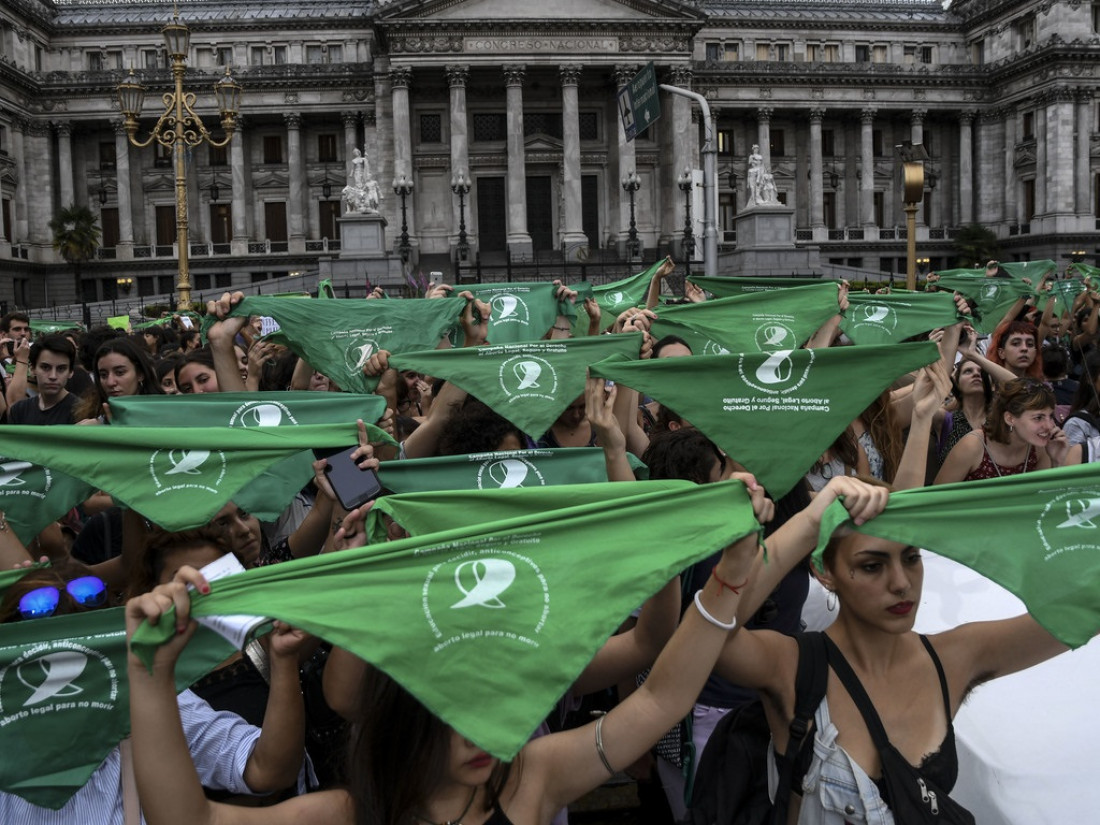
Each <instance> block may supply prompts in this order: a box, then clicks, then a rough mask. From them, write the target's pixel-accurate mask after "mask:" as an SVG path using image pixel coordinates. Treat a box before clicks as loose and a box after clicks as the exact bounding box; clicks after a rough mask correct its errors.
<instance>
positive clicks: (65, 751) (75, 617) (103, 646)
mask: <svg viewBox="0 0 1100 825" xmlns="http://www.w3.org/2000/svg"><path fill="white" fill-rule="evenodd" d="M22 429H32V428H30V427H23V428H22ZM33 429H46V428H44V427H39V428H33ZM51 429H57V428H51ZM79 429H94V428H86V427H80V428H79ZM22 572H24V573H25V572H26V571H22ZM233 652H234V651H233V648H232V646H231V645H230V644H229V643H228V642H226V641H225V640H224V639H222V638H221V637H220V636H218V635H217V634H216V633H213V632H212V631H209V630H206V629H205V628H201V627H200V628H199V630H198V632H197V633H196V634H195V636H194V638H193V639H192V640H191V643H190V644H189V645H188V646H187V649H186V650H184V652H183V655H182V656H181V658H180V661H179V663H178V664H177V665H176V689H177V690H183V689H184V688H186V687H187V686H188V685H189V684H191V683H192V682H194V681H196V680H197V679H200V678H202V676H203V675H204V674H206V673H208V672H209V671H211V670H213V669H214V668H215V667H217V666H218V664H220V663H221V662H223V661H225V660H226V659H227V658H228V657H229V656H230V655H231V654H232V653H233ZM126 667H127V664H126V620H125V614H124V609H123V608H121V607H117V608H113V609H110V610H92V611H87V612H83V613H74V614H70V615H67V616H56V617H52V618H47V619H34V620H32V621H23V622H12V623H9V624H4V625H0V696H2V697H3V702H2V704H0V730H2V731H3V732H4V737H5V741H6V742H7V743H8V747H5V748H3V749H2V750H0V790H2V791H4V792H5V793H10V794H14V795H16V796H19V797H22V798H23V799H25V800H26V801H27V802H29V803H31V804H32V805H37V806H39V807H42V808H50V809H52V810H57V809H59V808H62V807H64V805H65V803H67V802H68V801H69V798H70V797H71V796H72V795H73V794H74V793H76V792H77V791H78V790H80V788H82V787H83V786H84V785H85V783H87V781H88V779H89V778H90V777H91V775H92V773H93V772H94V771H95V769H96V768H97V767H99V764H100V763H101V762H102V761H103V760H104V759H105V758H106V757H107V754H108V753H110V752H111V749H112V748H114V747H115V746H116V745H118V743H119V742H121V741H122V740H123V739H125V738H126V737H127V736H128V735H129V733H130V691H129V681H128V680H127V678H126Z"/></svg>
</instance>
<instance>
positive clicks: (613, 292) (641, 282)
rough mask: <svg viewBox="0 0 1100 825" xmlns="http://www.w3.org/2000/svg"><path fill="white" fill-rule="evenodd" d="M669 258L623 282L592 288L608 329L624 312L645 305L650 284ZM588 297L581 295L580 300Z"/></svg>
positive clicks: (603, 321)
mask: <svg viewBox="0 0 1100 825" xmlns="http://www.w3.org/2000/svg"><path fill="white" fill-rule="evenodd" d="M666 260H667V258H661V260H659V261H656V262H655V263H654V264H653V265H652V266H650V267H649V268H648V269H644V270H642V271H641V272H639V273H638V274H637V275H631V276H630V277H629V278H623V279H622V280H621V281H612V282H611V283H609V284H603V285H602V286H594V287H592V288H591V289H592V297H593V298H595V299H596V303H597V304H599V305H600V311H601V312H603V314H604V316H606V317H605V318H603V319H602V321H601V323H602V324H603V325H604V326H605V327H606V326H607V325H608V324H610V323H611V322H612V321H614V320H615V317H616V316H617V315H618V314H619V313H621V312H623V311H624V310H627V309H630V308H631V307H636V306H640V305H642V304H645V299H646V295H647V294H648V293H649V284H650V282H651V281H652V280H653V276H654V275H655V274H656V273H657V270H658V269H660V268H661V267H662V266H664V263H665V261H666ZM584 297H586V296H584V295H579V296H578V300H583V298H584Z"/></svg>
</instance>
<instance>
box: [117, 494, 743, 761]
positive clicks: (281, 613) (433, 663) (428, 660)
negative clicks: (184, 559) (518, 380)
mask: <svg viewBox="0 0 1100 825" xmlns="http://www.w3.org/2000/svg"><path fill="white" fill-rule="evenodd" d="M601 486H604V485H601ZM593 487H595V485H593ZM606 487H607V488H612V489H609V490H608V492H609V493H610V494H611V496H613V498H608V499H604V498H603V497H602V493H598V492H593V494H592V496H591V497H590V498H589V500H588V502H587V503H585V504H581V505H577V506H571V507H559V501H560V499H559V492H560V489H558V488H555V489H546V490H543V489H533V490H523V489H520V490H504V491H500V493H498V495H501V494H507V495H511V496H515V497H517V498H519V499H521V500H522V499H526V500H528V501H529V502H530V503H529V504H528V506H527V508H526V512H528V513H533V515H527V516H523V517H517V518H512V519H509V520H507V521H492V522H486V523H480V524H476V525H473V526H467V527H461V528H456V529H453V530H447V531H444V532H434V533H431V534H428V535H424V536H418V537H413V538H408V539H402V540H401V541H396V542H391V543H389V544H385V545H380V546H377V547H370V548H360V549H358V550H348V551H344V552H340V553H331V554H325V555H321V556H314V557H311V558H308V559H298V560H295V561H290V562H286V563H284V564H276V565H272V566H270V567H264V568H259V569H256V570H250V571H248V572H246V573H241V574H239V575H236V576H229V577H227V578H224V579H219V580H218V581H215V582H213V583H212V585H211V587H212V592H211V593H210V594H209V595H206V596H202V595H199V594H192V612H193V614H195V615H196V616H213V615H223V614H234V613H241V614H253V615H263V616H274V617H276V618H279V619H282V620H283V621H286V622H289V623H290V624H292V625H294V626H295V627H301V628H303V629H305V630H307V631H309V632H310V633H313V634H315V635H317V636H320V637H322V638H324V639H327V640H328V641H330V642H332V643H333V644H335V645H339V646H340V647H344V648H346V649H348V650H350V651H351V652H353V653H355V654H357V655H359V656H361V657H362V658H364V659H365V660H367V661H368V662H371V663H372V664H374V665H376V666H378V667H379V668H381V669H382V670H384V671H385V672H386V673H388V674H389V675H390V676H392V677H393V678H394V679H396V680H397V681H398V682H400V683H401V684H402V685H404V686H405V688H406V689H408V690H409V691H410V692H411V693H412V694H414V695H415V696H416V697H417V698H418V699H419V700H420V701H421V702H423V703H424V705H426V706H427V707H428V708H429V709H430V710H431V711H432V712H433V713H435V714H436V715H437V716H438V717H439V718H440V719H442V720H443V721H444V722H445V723H446V724H448V725H450V726H451V727H453V728H454V729H455V730H456V731H458V732H459V733H460V734H461V735H462V736H465V737H466V738H468V739H470V740H471V741H473V742H475V743H476V744H477V745H478V747H481V748H484V749H485V750H487V751H488V752H489V753H491V754H493V755H494V756H497V757H500V758H501V759H505V760H510V759H512V758H513V757H514V756H515V755H516V753H518V752H519V750H520V748H522V747H523V745H524V744H525V743H526V741H527V738H528V737H529V736H530V735H531V732H532V731H533V730H534V729H535V728H536V726H538V724H539V723H540V722H541V721H542V720H543V719H544V718H545V717H546V715H547V714H548V713H549V712H550V710H551V708H552V707H553V706H554V703H555V702H557V701H558V699H559V698H560V697H561V696H562V694H564V693H565V692H566V691H567V690H568V689H569V686H570V684H572V682H573V681H574V679H576V676H577V674H578V673H580V671H581V670H582V669H583V668H584V666H585V664H587V663H588V661H589V660H591V658H592V656H593V655H594V654H595V653H596V651H597V650H598V649H599V648H600V646H601V645H602V644H603V643H604V642H605V641H606V640H607V637H608V634H610V633H612V632H614V630H615V628H616V627H617V626H618V624H619V623H620V622H621V621H622V619H623V617H625V616H626V615H627V614H629V613H630V611H631V610H633V609H634V608H636V607H637V606H638V605H639V604H641V603H642V602H643V601H645V599H646V598H648V597H649V596H650V595H652V594H653V593H654V592H656V591H657V590H658V589H659V588H660V587H661V586H662V585H663V584H665V583H666V582H668V580H669V579H671V578H672V577H673V576H674V575H676V574H677V573H678V572H679V571H680V570H682V569H684V567H686V566H687V565H688V564H691V563H692V562H693V561H696V560H698V559H701V558H705V557H706V556H707V555H709V554H710V553H713V552H715V551H716V550H718V549H720V548H722V547H725V546H726V545H728V544H730V543H731V542H733V541H735V540H736V539H738V538H740V537H742V536H745V535H748V534H749V533H752V532H754V531H755V530H756V529H757V527H758V525H757V523H756V521H755V519H754V518H753V515H752V507H751V506H750V505H749V501H748V496H747V494H746V493H745V489H744V487H743V486H742V485H741V483H740V482H736V481H735V482H722V483H718V484H703V485H697V484H692V483H691V482H684V481H646V482H634V483H614V484H609V485H606ZM623 488H628V489H627V490H624V489H623ZM630 489H633V490H634V491H635V492H636V494H635V495H629V494H628V493H629V491H630ZM495 500H496V499H494V501H495ZM436 506H437V508H438V510H439V517H440V521H441V523H445V524H446V523H452V521H453V520H454V517H453V516H452V514H451V513H449V512H448V508H450V507H455V508H458V509H462V510H469V509H470V508H471V499H470V497H469V496H468V495H462V496H459V497H458V498H457V499H456V501H455V502H454V503H453V504H443V503H440V504H437V505H436ZM481 512H482V513H483V514H484V515H485V516H486V517H488V518H492V517H493V515H494V514H493V513H492V512H491V511H490V512H486V511H485V509H484V508H482V509H481ZM669 513H676V518H669V517H668V514H669ZM578 571H583V575H577V572H578ZM364 593H369V594H370V596H369V598H364V597H363V594H364ZM319 604H324V606H325V609H324V610H319V609H318V605H319ZM165 631H167V633H165ZM171 633H172V618H171V617H170V616H169V617H168V619H167V621H164V620H162V621H161V622H160V624H159V625H158V626H157V627H151V626H148V625H144V626H142V627H141V628H139V630H138V631H137V634H136V635H135V637H134V642H133V646H134V650H135V652H137V653H138V655H140V656H142V657H143V659H145V661H147V662H148V661H151V657H152V654H153V651H154V649H155V645H156V644H158V643H161V642H163V641H166V639H167V638H168V637H169V636H170V635H171Z"/></svg>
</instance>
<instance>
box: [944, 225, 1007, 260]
mask: <svg viewBox="0 0 1100 825" xmlns="http://www.w3.org/2000/svg"><path fill="white" fill-rule="evenodd" d="M1000 248H1001V245H1000V243H999V241H998V240H997V235H996V233H995V232H994V231H993V230H992V229H990V228H989V227H987V226H983V225H982V224H980V223H972V224H969V225H967V226H964V227H962V228H961V229H960V230H959V234H958V235H956V236H955V251H956V252H957V253H958V256H959V266H979V265H983V264H985V262H986V261H995V260H997V259H998V258H999V257H1000Z"/></svg>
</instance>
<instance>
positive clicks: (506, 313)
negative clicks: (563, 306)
mask: <svg viewBox="0 0 1100 825" xmlns="http://www.w3.org/2000/svg"><path fill="white" fill-rule="evenodd" d="M463 289H467V290H469V291H470V292H471V293H473V296H474V298H476V299H478V300H479V301H485V302H486V303H487V304H489V306H490V308H491V310H492V311H491V313H490V314H489V342H490V343H492V344H514V343H516V342H517V341H537V340H539V339H540V338H542V337H543V336H544V335H546V333H547V332H549V331H550V327H552V326H553V325H554V321H555V320H557V317H558V313H559V308H558V299H557V298H556V297H555V293H556V292H557V290H558V288H557V287H556V286H555V285H554V284H544V283H522V284H521V283H515V284H511V283H508V284H471V285H469V286H464V287H463Z"/></svg>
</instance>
